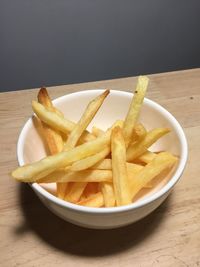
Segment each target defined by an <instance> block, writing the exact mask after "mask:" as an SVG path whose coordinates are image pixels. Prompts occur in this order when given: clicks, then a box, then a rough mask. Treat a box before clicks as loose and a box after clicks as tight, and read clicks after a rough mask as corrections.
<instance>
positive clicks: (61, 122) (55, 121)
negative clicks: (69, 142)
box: [32, 101, 95, 142]
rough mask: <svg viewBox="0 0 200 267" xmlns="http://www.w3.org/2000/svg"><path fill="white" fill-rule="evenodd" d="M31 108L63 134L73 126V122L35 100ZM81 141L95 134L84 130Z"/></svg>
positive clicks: (88, 139) (42, 119) (89, 138)
mask: <svg viewBox="0 0 200 267" xmlns="http://www.w3.org/2000/svg"><path fill="white" fill-rule="evenodd" d="M32 108H33V111H34V112H35V114H36V115H37V116H38V118H39V119H40V120H41V121H43V122H45V123H46V124H48V125H49V126H51V127H52V128H53V129H56V130H59V131H61V132H63V133H64V134H69V133H70V132H71V131H72V130H73V129H74V127H75V125H76V124H75V123H74V122H72V121H70V120H67V119H66V118H62V117H61V116H60V115H59V114H57V113H55V112H53V111H51V110H49V109H47V108H45V107H44V106H43V105H41V104H40V103H38V102H37V101H32ZM81 139H82V140H81V142H89V141H92V140H94V139H95V136H94V135H92V134H91V133H89V132H87V131H85V132H84V133H83V135H82V136H81Z"/></svg>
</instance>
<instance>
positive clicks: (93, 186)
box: [83, 182, 100, 198]
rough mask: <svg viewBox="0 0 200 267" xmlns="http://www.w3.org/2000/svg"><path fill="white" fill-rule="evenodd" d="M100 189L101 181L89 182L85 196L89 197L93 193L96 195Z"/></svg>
mask: <svg viewBox="0 0 200 267" xmlns="http://www.w3.org/2000/svg"><path fill="white" fill-rule="evenodd" d="M99 191H100V189H99V183H95V182H89V183H87V186H86V188H85V190H84V192H83V195H84V197H85V198H88V197H89V196H91V195H94V194H96V193H98V192H99Z"/></svg>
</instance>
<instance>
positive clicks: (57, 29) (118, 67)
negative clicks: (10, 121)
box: [0, 0, 200, 91]
mask: <svg viewBox="0 0 200 267" xmlns="http://www.w3.org/2000/svg"><path fill="white" fill-rule="evenodd" d="M199 28H200V1H198V0H196V1H195V0H188V1H184V0H168V1H167V0H165V1H164V0H132V1H131V0H121V1H120V0H15V1H14V0H13V1H11V0H3V1H2V0H0V90H1V91H6V90H17V89H24V88H32V87H39V86H41V85H46V86H49V85H59V84H67V83H75V82H84V81H92V80H101V79H109V78H115V77H124V76H131V75H137V74H145V73H156V72H163V71H170V70H177V69H185V68H193V67H200V31H199Z"/></svg>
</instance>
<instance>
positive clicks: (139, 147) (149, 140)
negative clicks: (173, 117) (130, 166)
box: [126, 128, 170, 161]
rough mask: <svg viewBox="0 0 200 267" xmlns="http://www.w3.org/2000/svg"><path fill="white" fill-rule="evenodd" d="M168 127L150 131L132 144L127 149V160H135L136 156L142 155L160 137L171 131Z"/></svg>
mask: <svg viewBox="0 0 200 267" xmlns="http://www.w3.org/2000/svg"><path fill="white" fill-rule="evenodd" d="M169 131H170V130H169V129H167V128H156V129H153V130H151V131H149V132H148V133H147V134H146V136H145V137H144V139H142V140H141V141H139V142H136V143H133V144H131V145H130V146H129V147H128V149H127V153H126V156H127V161H133V160H134V159H135V158H137V157H139V156H141V155H142V154H143V153H145V152H146V151H147V149H148V148H149V147H150V146H151V145H152V144H153V143H155V142H156V141H157V140H158V139H159V138H160V137H162V136H163V135H165V134H167V133H169Z"/></svg>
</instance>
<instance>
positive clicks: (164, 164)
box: [130, 152, 177, 198]
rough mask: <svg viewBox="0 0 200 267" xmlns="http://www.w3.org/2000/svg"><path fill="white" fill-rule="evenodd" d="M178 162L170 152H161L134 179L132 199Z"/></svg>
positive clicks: (131, 186)
mask: <svg viewBox="0 0 200 267" xmlns="http://www.w3.org/2000/svg"><path fill="white" fill-rule="evenodd" d="M176 162H177V158H176V157H175V156H173V155H172V154H171V153H169V152H161V153H159V154H157V155H156V156H155V158H154V159H153V160H152V161H151V162H150V163H148V164H147V165H146V166H145V167H143V169H142V170H141V171H139V172H138V173H137V174H136V175H135V176H134V179H132V182H131V185H130V188H131V197H132V198H134V197H135V196H136V194H137V193H138V192H139V191H140V190H141V189H142V188H143V187H145V185H147V184H148V183H149V182H151V181H152V179H153V178H154V177H156V176H157V175H159V174H160V173H161V172H162V171H164V170H165V169H166V168H170V167H172V166H173V165H174V164H175V163H176Z"/></svg>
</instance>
